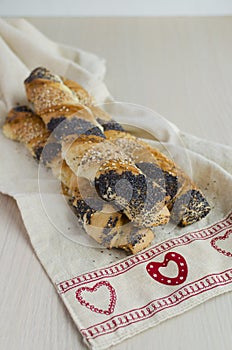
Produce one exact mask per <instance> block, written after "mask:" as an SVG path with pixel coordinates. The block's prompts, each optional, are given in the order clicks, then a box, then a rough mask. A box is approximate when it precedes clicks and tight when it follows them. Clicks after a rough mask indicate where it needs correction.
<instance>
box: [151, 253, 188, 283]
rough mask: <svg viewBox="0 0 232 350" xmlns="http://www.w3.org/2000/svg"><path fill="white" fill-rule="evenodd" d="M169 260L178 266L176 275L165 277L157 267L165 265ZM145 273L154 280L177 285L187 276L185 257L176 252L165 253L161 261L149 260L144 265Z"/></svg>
mask: <svg viewBox="0 0 232 350" xmlns="http://www.w3.org/2000/svg"><path fill="white" fill-rule="evenodd" d="M169 261H174V262H175V263H176V264H177V267H178V275H177V276H176V277H167V276H164V275H162V274H161V273H160V272H159V268H161V267H167V265H168V263H169ZM146 270H147V273H148V274H149V275H150V276H151V278H153V279H154V280H155V281H157V282H159V283H161V284H165V285H168V286H177V285H180V284H182V283H184V282H185V280H186V278H187V276H188V265H187V262H186V260H185V258H184V257H183V256H182V255H180V254H179V253H176V252H169V253H167V254H165V256H164V259H163V261H161V262H150V263H148V264H147V266H146Z"/></svg>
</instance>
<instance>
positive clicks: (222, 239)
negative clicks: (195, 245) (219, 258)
mask: <svg viewBox="0 0 232 350" xmlns="http://www.w3.org/2000/svg"><path fill="white" fill-rule="evenodd" d="M230 234H232V230H228V231H226V233H225V234H224V235H223V236H218V237H215V238H213V239H211V242H210V243H211V245H212V247H213V248H214V249H216V250H217V251H218V252H219V253H221V254H224V255H225V256H229V257H232V252H230V251H226V250H225V249H222V248H220V247H218V245H217V242H218V241H225V240H226V239H227V238H229V236H230Z"/></svg>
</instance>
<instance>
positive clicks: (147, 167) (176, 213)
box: [64, 80, 211, 226]
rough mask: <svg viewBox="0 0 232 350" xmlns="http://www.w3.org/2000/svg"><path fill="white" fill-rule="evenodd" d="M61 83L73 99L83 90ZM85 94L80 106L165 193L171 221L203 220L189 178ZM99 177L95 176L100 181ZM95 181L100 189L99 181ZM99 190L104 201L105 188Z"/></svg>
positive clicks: (201, 201) (202, 202) (203, 204)
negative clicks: (85, 107) (65, 86)
mask: <svg viewBox="0 0 232 350" xmlns="http://www.w3.org/2000/svg"><path fill="white" fill-rule="evenodd" d="M64 83H65V84H66V85H67V86H68V87H70V88H71V90H72V92H73V93H74V94H75V95H76V96H80V94H83V88H82V87H80V85H79V84H76V83H75V82H74V81H72V80H64ZM84 91H85V93H84V95H85V98H84V99H83V100H82V101H81V103H83V104H86V105H88V107H89V108H90V110H91V112H92V113H93V116H94V117H95V119H96V121H97V122H98V123H99V124H100V125H101V126H102V127H103V129H104V135H105V137H106V139H107V140H109V141H110V142H112V143H113V144H114V145H116V146H118V147H119V148H120V149H123V151H124V153H125V154H126V155H128V156H130V158H132V160H133V161H134V163H135V164H136V166H137V168H139V169H140V170H141V171H142V172H143V174H145V175H146V176H147V178H149V179H151V180H153V181H155V182H156V183H157V184H159V185H160V186H161V187H163V188H164V189H165V190H166V194H167V203H166V204H167V207H168V209H169V211H170V212H171V219H172V220H173V221H174V222H176V223H177V224H178V225H179V226H187V225H190V224H192V223H194V222H197V221H199V220H201V219H202V218H204V217H205V216H206V215H207V214H208V213H209V212H210V209H211V208H210V205H209V203H208V201H207V199H206V198H205V196H204V194H203V193H202V191H201V190H200V189H199V188H198V186H197V185H196V184H195V183H194V182H193V181H192V180H191V179H190V177H189V176H188V175H187V174H186V173H185V172H184V171H183V170H182V169H181V168H180V167H179V166H178V165H177V164H175V163H174V162H173V161H172V160H170V159H169V158H168V157H166V156H165V155H164V154H162V153H161V152H160V151H158V150H157V149H154V148H152V147H151V146H150V145H148V144H147V143H146V142H144V141H142V140H140V139H139V138H137V137H135V136H133V135H131V134H130V133H128V132H126V131H125V130H124V128H123V127H122V125H120V124H119V123H118V122H117V121H115V120H114V119H113V118H112V117H111V116H110V115H109V114H108V113H106V112H105V111H104V110H102V109H101V108H99V107H98V106H96V105H94V100H93V99H92V98H91V96H90V95H88V92H87V91H86V90H84ZM88 96H89V97H88ZM101 172H102V171H101ZM102 176H103V175H102V174H101V173H98V177H99V178H102ZM96 181H97V182H96V183H97V186H99V182H98V181H99V180H98V178H97V179H96ZM101 189H102V190H103V194H102V195H103V197H104V198H105V191H106V189H105V188H102V187H101Z"/></svg>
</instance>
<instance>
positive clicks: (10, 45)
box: [0, 19, 232, 349]
mask: <svg viewBox="0 0 232 350" xmlns="http://www.w3.org/2000/svg"><path fill="white" fill-rule="evenodd" d="M0 33H1V38H0V51H1V55H0V75H1V82H0V84H1V86H0V117H1V124H2V123H3V121H4V118H5V115H6V112H7V110H8V109H9V108H11V107H12V106H13V105H15V104H16V103H25V93H24V88H23V80H24V79H25V78H26V77H27V76H28V74H29V71H30V70H31V69H33V68H35V67H36V66H39V65H43V66H46V67H48V68H49V69H51V70H52V71H53V72H55V73H57V74H60V75H65V76H67V77H68V78H71V79H74V80H77V81H78V82H79V83H80V84H82V85H83V86H84V87H86V88H87V89H88V90H89V91H90V92H91V93H92V94H94V96H95V97H96V100H97V102H98V103H99V104H101V103H104V102H107V103H109V102H112V101H113V99H112V97H111V96H110V94H109V92H108V90H107V88H106V86H105V85H104V83H103V78H104V72H105V65H104V60H102V59H99V58H98V57H97V56H95V55H93V54H90V53H86V52H83V51H81V50H78V49H73V48H70V47H66V46H63V45H59V44H56V43H54V42H51V41H50V40H48V39H47V38H46V37H44V36H43V35H42V34H41V33H39V32H38V31H37V30H36V29H35V28H33V27H32V26H31V25H30V24H29V23H28V22H26V21H25V20H21V19H15V20H12V21H11V22H6V21H4V20H1V21H0ZM105 108H106V109H107V110H109V112H110V113H111V114H112V115H113V116H114V117H115V118H117V120H118V121H119V122H122V123H124V124H128V125H133V127H134V126H137V127H139V128H140V129H141V128H142V129H146V131H149V132H150V133H151V134H153V135H155V136H156V138H158V140H159V142H158V143H157V142H155V141H149V142H151V144H153V145H154V146H156V147H160V148H161V149H163V150H165V151H166V152H168V153H169V154H171V155H172V157H173V158H174V160H175V161H176V162H178V163H180V164H181V165H182V166H183V167H184V168H185V170H186V171H188V172H189V173H190V174H191V177H192V178H193V179H194V180H195V181H196V182H197V184H198V185H199V186H200V188H201V189H202V190H203V191H204V192H205V194H206V196H207V198H208V200H209V202H210V204H211V205H212V211H211V213H210V214H209V215H208V216H207V217H206V218H205V219H203V220H202V221H201V222H200V223H197V224H194V225H192V226H191V227H187V228H181V229H180V228H177V227H174V228H173V227H172V226H167V227H166V228H165V229H162V228H159V229H156V233H157V235H156V240H155V241H154V245H153V246H152V247H150V248H149V249H147V250H146V251H144V252H142V253H140V254H137V255H136V256H127V255H126V253H124V252H122V251H117V250H112V251H109V250H107V249H104V248H102V247H101V246H99V245H98V244H97V243H95V242H94V241H93V240H92V239H91V238H89V237H88V236H87V235H86V234H85V233H84V232H83V230H82V229H81V228H80V226H79V225H78V223H77V220H76V218H75V217H74V215H73V214H72V213H71V212H70V210H69V208H68V206H67V205H66V203H65V201H64V200H63V198H62V197H61V196H60V195H59V184H58V183H57V182H56V181H55V180H54V179H53V177H52V176H51V174H50V173H49V172H47V171H44V169H43V168H42V167H41V168H40V167H39V171H38V164H37V163H36V162H35V161H34V160H33V159H31V157H30V155H29V154H28V152H27V151H26V149H25V148H24V147H23V145H20V144H18V143H15V142H12V141H10V140H8V139H6V138H5V137H4V136H3V134H2V132H1V133H0V142H1V152H0V164H1V171H0V190H1V191H2V192H3V193H7V194H9V195H11V196H12V197H14V198H15V199H16V201H17V203H18V206H19V209H20V211H21V214H22V218H23V220H24V223H25V226H26V228H27V231H28V235H29V238H30V240H31V243H32V246H33V248H34V250H35V252H36V254H37V256H38V258H39V260H40V262H41V264H42V265H43V266H44V268H45V270H46V272H47V274H48V275H49V277H50V279H51V281H52V282H53V283H54V285H55V287H56V290H57V292H58V293H60V295H61V297H62V300H63V301H64V303H65V304H66V306H67V308H68V310H69V312H70V314H71V316H72V317H73V319H74V321H75V323H76V325H77V327H78V329H79V331H80V332H81V333H82V335H83V339H84V341H85V343H86V344H87V345H88V346H89V347H90V348H92V349H106V348H108V347H109V346H110V345H112V344H116V343H119V342H120V341H122V340H123V339H125V338H128V337H131V336H133V335H134V334H136V333H139V332H141V331H143V330H146V329H147V328H149V327H152V326H154V325H156V324H158V323H159V322H161V321H164V320H166V319H168V318H170V317H173V316H175V315H178V314H180V313H182V312H184V311H186V310H188V309H190V308H192V307H194V306H195V305H197V304H199V303H202V302H203V301H205V300H207V299H209V298H211V297H213V296H215V295H219V294H221V293H224V292H226V291H230V290H231V289H232V205H231V189H232V149H231V148H229V147H227V146H223V145H219V144H214V143H210V142H206V141H204V140H201V139H198V138H196V137H194V136H191V135H187V134H183V133H182V132H180V131H179V130H178V129H177V128H176V127H175V126H174V125H172V124H170V123H169V122H168V121H166V120H165V119H163V118H161V117H160V116H158V115H157V114H156V113H155V112H152V111H150V110H147V109H145V108H141V107H140V106H135V105H130V104H115V103H110V104H107V105H106V106H105ZM143 135H145V134H143V133H142V132H141V136H143ZM22 169H23V172H22ZM38 179H39V181H38ZM162 242H163V243H162ZM165 259H166V260H165ZM169 261H170V263H169ZM159 263H160V264H161V265H160V266H159V265H158V264H159ZM165 265H167V266H166V267H165ZM159 267H160V268H159ZM165 276H166V277H165ZM176 276H177V278H175V277H176ZM131 295H133V298H131ZM50 327H52V325H50Z"/></svg>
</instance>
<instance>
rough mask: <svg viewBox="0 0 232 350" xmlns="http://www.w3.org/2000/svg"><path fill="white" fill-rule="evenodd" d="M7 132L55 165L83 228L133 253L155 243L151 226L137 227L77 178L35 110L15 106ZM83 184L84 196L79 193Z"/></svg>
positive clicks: (100, 240)
mask: <svg viewBox="0 0 232 350" xmlns="http://www.w3.org/2000/svg"><path fill="white" fill-rule="evenodd" d="M3 132H4V134H5V136H6V137H8V138H10V139H12V140H15V141H19V142H21V143H23V144H24V145H25V146H26V147H27V148H28V150H29V151H30V153H31V154H32V156H33V157H34V158H35V159H36V160H41V161H42V162H43V164H44V165H45V166H46V167H49V168H51V170H52V172H53V174H54V175H55V176H56V177H57V178H58V179H59V180H60V181H61V182H62V187H63V190H64V193H65V194H66V195H69V196H70V204H71V205H72V207H73V209H74V212H75V214H76V215H77V217H78V218H79V219H80V220H81V223H82V225H83V228H84V229H85V231H86V232H87V234H88V235H90V236H91V237H92V238H94V239H95V240H96V241H97V242H98V243H100V244H102V245H104V246H105V247H107V248H113V247H115V248H122V249H124V250H126V251H129V252H131V253H133V254H135V253H137V252H138V251H140V250H142V249H144V248H146V247H147V246H148V245H149V244H150V243H151V241H152V240H153V238H154V233H153V232H152V231H151V230H150V229H148V228H141V227H135V226H134V225H133V224H132V223H131V222H129V220H128V218H127V217H126V216H125V214H123V213H122V212H120V211H116V210H115V208H114V207H113V206H112V205H110V204H108V203H107V202H104V201H102V200H100V199H99V198H98V197H97V196H96V192H95V191H94V188H92V187H91V186H90V185H89V182H88V181H87V180H86V179H84V178H79V179H78V178H77V177H76V175H75V174H74V173H73V172H72V170H71V169H70V168H69V166H68V165H67V163H66V162H65V161H64V160H62V158H61V146H60V144H59V143H57V141H56V140H50V139H49V136H50V132H48V131H47V129H46V126H45V124H44V123H43V121H42V120H41V118H40V117H38V116H37V115H35V114H34V113H33V112H32V110H30V109H29V108H28V107H26V106H20V107H16V108H13V109H12V110H11V111H10V112H9V113H8V115H7V118H6V121H5V124H4V126H3ZM48 139H49V140H48ZM79 184H81V187H82V189H83V193H84V195H85V197H84V198H83V196H82V195H81V194H80V192H79V188H78V186H79Z"/></svg>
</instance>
